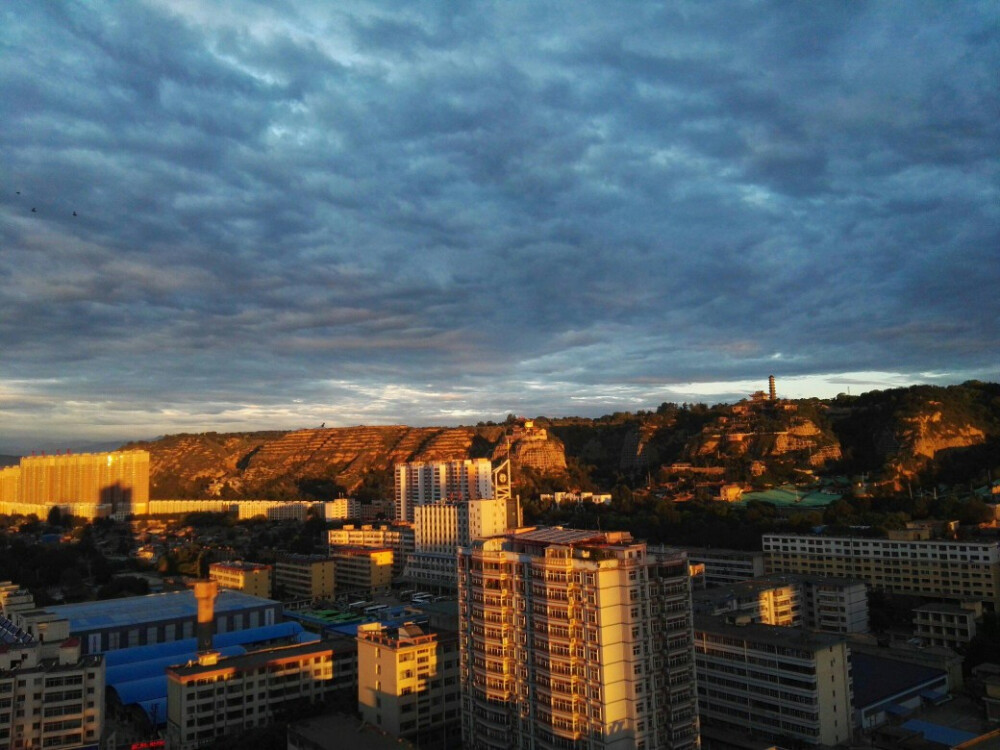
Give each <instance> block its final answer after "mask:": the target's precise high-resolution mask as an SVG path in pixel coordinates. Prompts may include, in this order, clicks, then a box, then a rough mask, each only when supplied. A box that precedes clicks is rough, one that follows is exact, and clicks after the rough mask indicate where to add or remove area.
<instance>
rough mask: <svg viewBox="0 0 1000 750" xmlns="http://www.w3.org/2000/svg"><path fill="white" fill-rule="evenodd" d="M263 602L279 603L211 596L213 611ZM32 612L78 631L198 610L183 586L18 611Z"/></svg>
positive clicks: (238, 595)
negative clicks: (63, 621) (62, 620)
mask: <svg viewBox="0 0 1000 750" xmlns="http://www.w3.org/2000/svg"><path fill="white" fill-rule="evenodd" d="M264 606H275V607H280V606H281V605H280V604H279V603H278V602H276V601H274V600H272V599H264V598H262V597H259V596H251V595H249V594H244V593H242V592H240V591H231V590H229V589H221V590H220V591H219V595H218V597H217V598H216V600H215V612H216V614H220V613H226V612H236V611H239V610H245V609H252V608H256V607H264ZM35 613H48V614H51V615H55V616H57V617H64V618H66V619H68V620H69V622H70V626H69V627H70V632H74V633H79V632H87V631H91V630H100V629H102V628H114V627H124V626H127V625H142V624H144V623H149V622H159V621H161V620H177V619H183V618H186V617H195V616H196V615H197V613H198V603H197V602H196V601H195V598H194V591H193V590H191V589H187V590H185V591H171V592H168V593H163V594H149V595H148V596H129V597H125V598H122V599H105V600H102V601H96V602H80V603H78V604H59V605H57V606H53V607H45V608H44V609H35V610H31V611H30V612H22V613H21V615H22V616H25V617H30V616H31V615H34V614H35Z"/></svg>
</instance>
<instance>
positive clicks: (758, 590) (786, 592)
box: [693, 575, 868, 633]
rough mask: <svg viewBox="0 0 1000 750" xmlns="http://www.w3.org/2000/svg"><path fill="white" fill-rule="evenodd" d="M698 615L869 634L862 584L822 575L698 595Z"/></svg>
mask: <svg viewBox="0 0 1000 750" xmlns="http://www.w3.org/2000/svg"><path fill="white" fill-rule="evenodd" d="M693 599H694V608H695V612H697V613H698V614H705V615H714V616H722V617H725V618H726V620H727V621H729V622H733V623H737V624H739V623H743V624H746V623H760V624H763V625H777V626H782V627H807V628H814V629H816V630H825V631H828V632H833V633H867V632H868V590H867V588H866V586H865V584H864V583H863V582H861V581H856V580H851V579H845V578H823V577H819V576H792V575H774V576H763V577H761V578H755V579H753V580H749V581H743V582H741V583H735V584H732V585H730V586H724V587H716V588H712V589H706V590H703V591H696V592H695V593H694V595H693Z"/></svg>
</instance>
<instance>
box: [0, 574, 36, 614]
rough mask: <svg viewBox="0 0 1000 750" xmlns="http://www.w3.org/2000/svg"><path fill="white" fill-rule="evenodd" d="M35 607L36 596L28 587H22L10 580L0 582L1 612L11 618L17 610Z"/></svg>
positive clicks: (22, 610)
mask: <svg viewBox="0 0 1000 750" xmlns="http://www.w3.org/2000/svg"><path fill="white" fill-rule="evenodd" d="M34 608H35V597H34V596H32V594H31V592H30V591H28V589H22V588H21V587H20V586H18V585H17V584H16V583H11V582H10V581H3V582H2V583H0V613H2V614H3V615H4V616H5V617H7V618H10V617H11V616H12V615H13V614H14V613H15V612H24V611H26V610H29V609H34Z"/></svg>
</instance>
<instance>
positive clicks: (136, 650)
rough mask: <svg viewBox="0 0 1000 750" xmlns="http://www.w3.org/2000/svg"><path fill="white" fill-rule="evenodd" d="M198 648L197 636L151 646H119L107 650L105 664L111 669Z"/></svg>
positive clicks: (185, 652) (184, 652)
mask: <svg viewBox="0 0 1000 750" xmlns="http://www.w3.org/2000/svg"><path fill="white" fill-rule="evenodd" d="M197 649H198V639H196V638H182V639H181V640H179V641H170V642H168V643H154V644H152V645H149V646H132V647H131V648H119V649H115V650H114V651H106V652H105V653H104V664H105V665H106V666H107V668H108V671H111V668H112V667H117V666H119V665H122V664H132V663H135V662H143V661H148V660H151V659H161V658H163V657H165V656H173V655H176V654H187V653H190V652H192V651H197Z"/></svg>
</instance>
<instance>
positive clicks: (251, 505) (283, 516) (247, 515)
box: [236, 500, 313, 521]
mask: <svg viewBox="0 0 1000 750" xmlns="http://www.w3.org/2000/svg"><path fill="white" fill-rule="evenodd" d="M236 505H237V517H238V518H239V519H240V520H241V521H246V520H249V519H251V518H257V517H258V516H262V517H263V518H266V519H267V520H268V521H305V520H306V517H307V516H308V515H309V508H310V507H312V505H313V504H312V503H296V502H288V501H285V500H243V501H241V502H239V503H237V504H236Z"/></svg>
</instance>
